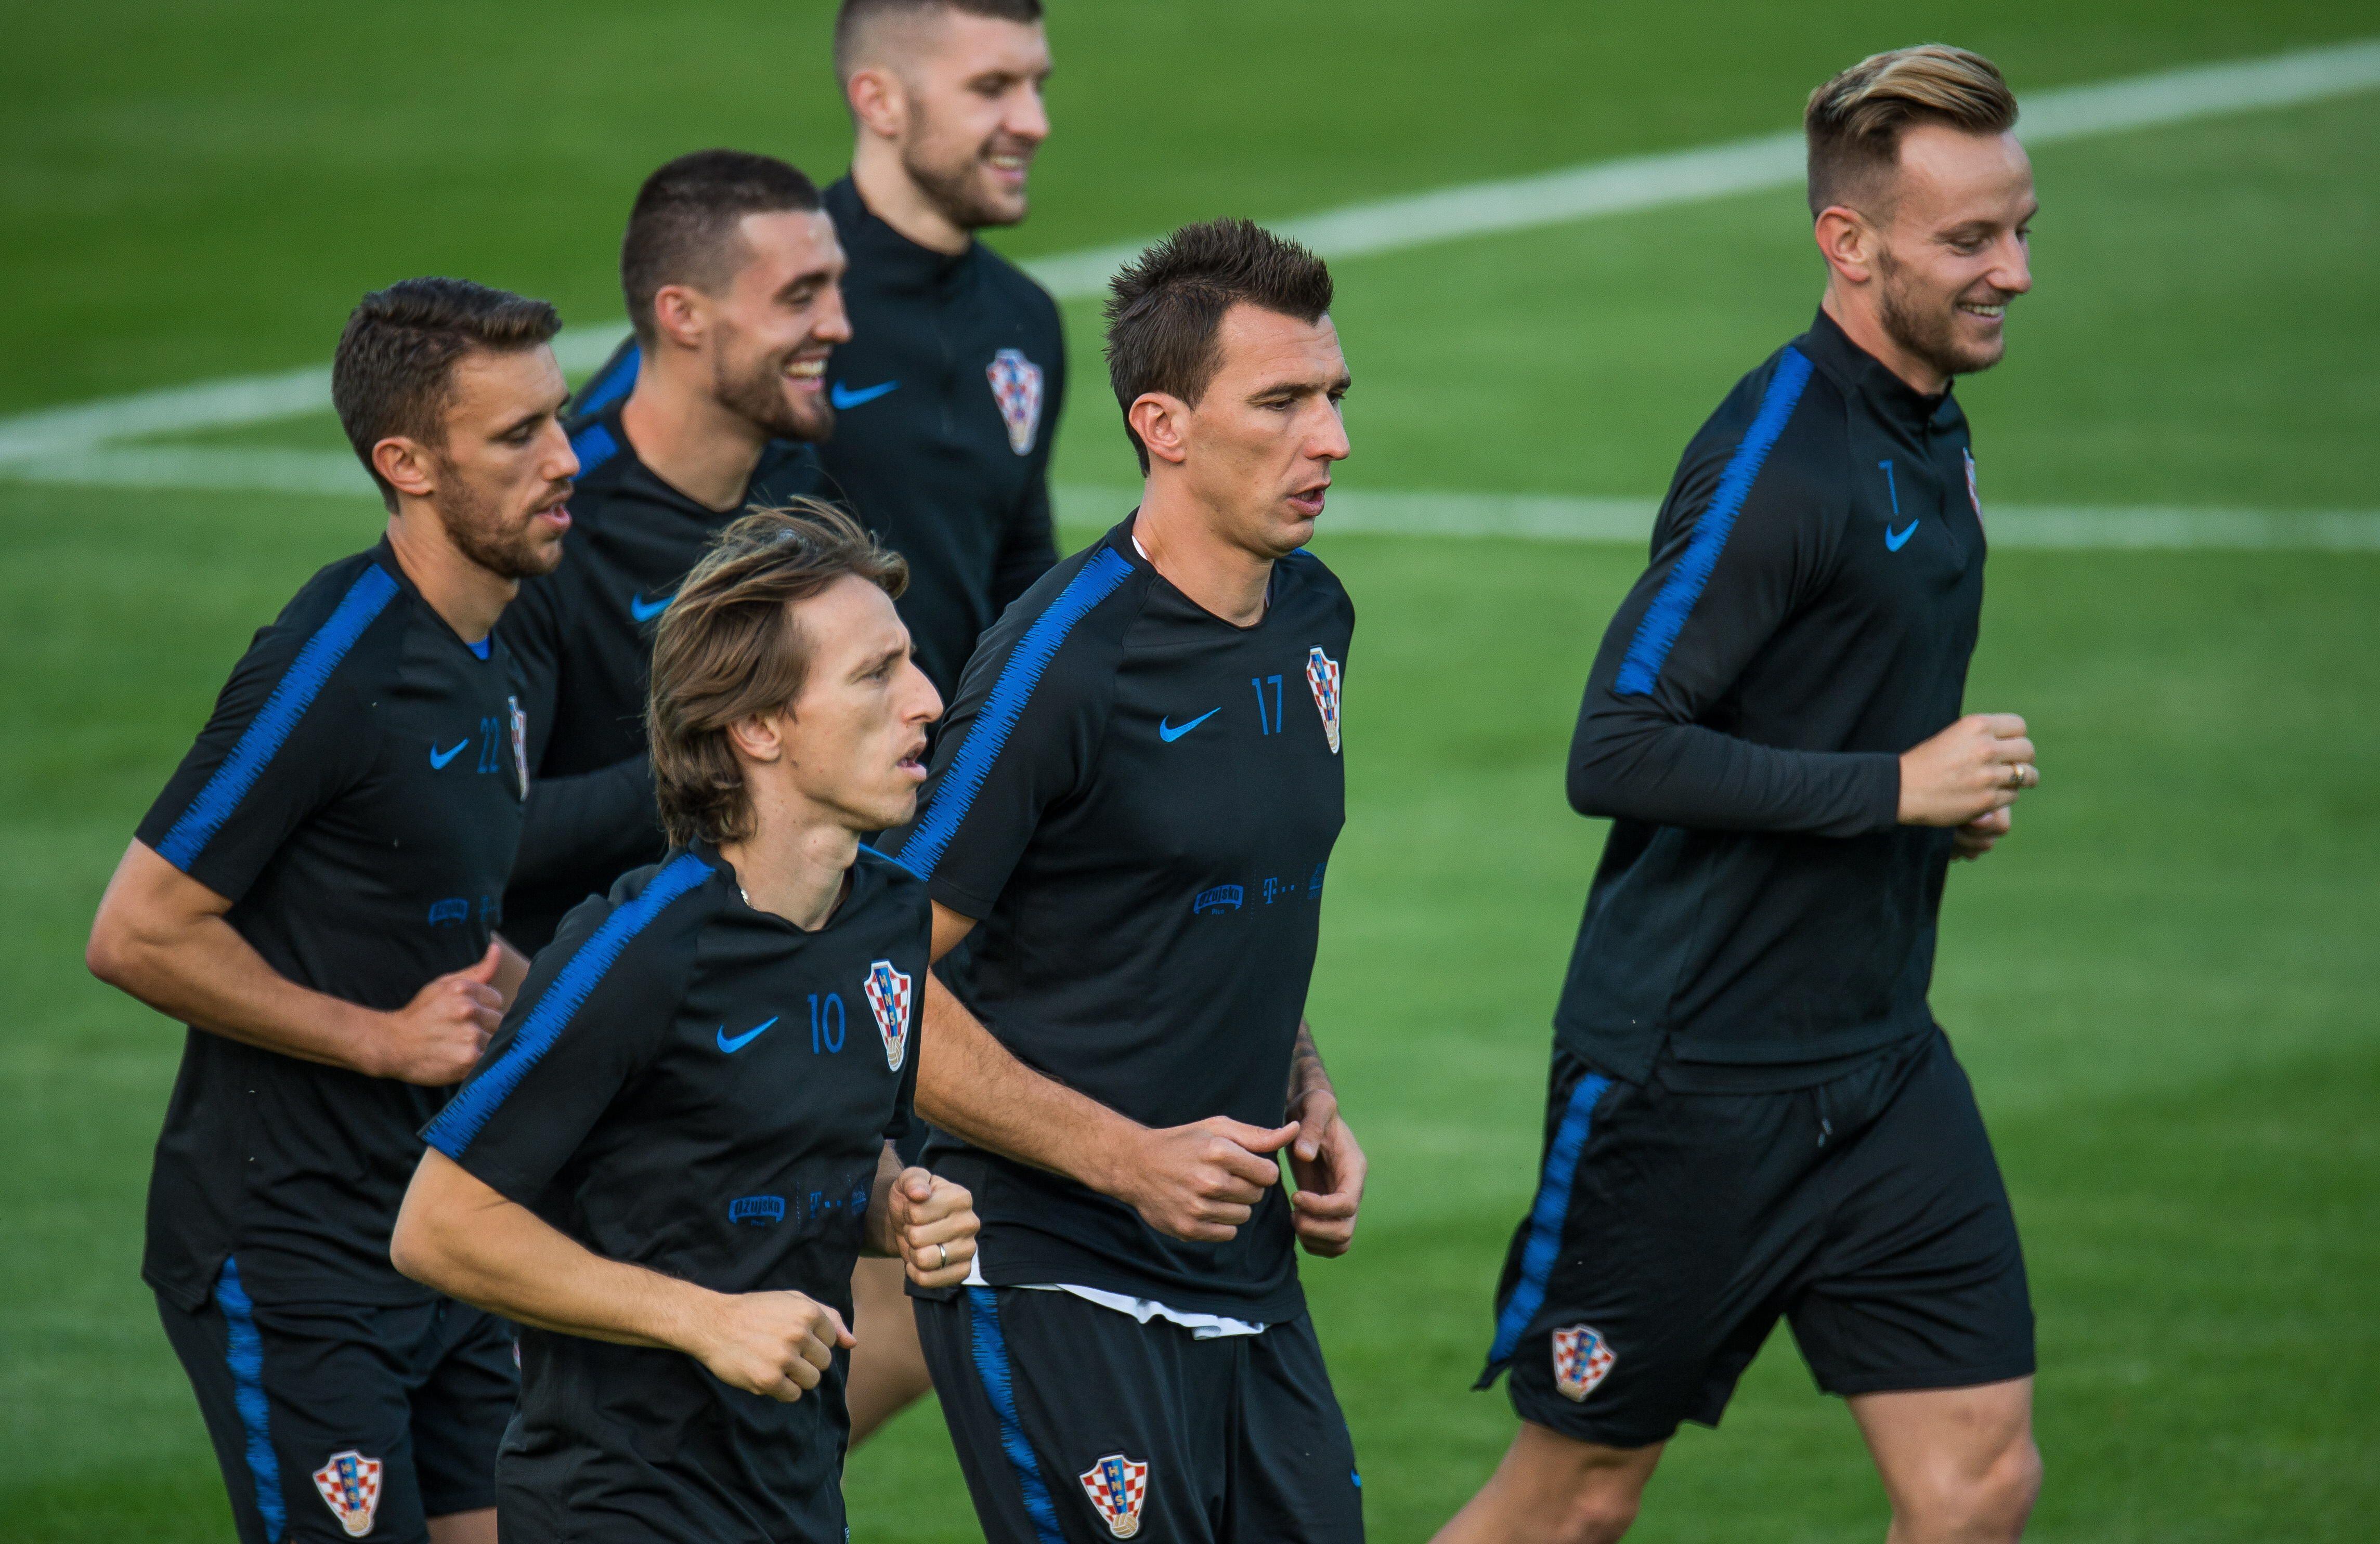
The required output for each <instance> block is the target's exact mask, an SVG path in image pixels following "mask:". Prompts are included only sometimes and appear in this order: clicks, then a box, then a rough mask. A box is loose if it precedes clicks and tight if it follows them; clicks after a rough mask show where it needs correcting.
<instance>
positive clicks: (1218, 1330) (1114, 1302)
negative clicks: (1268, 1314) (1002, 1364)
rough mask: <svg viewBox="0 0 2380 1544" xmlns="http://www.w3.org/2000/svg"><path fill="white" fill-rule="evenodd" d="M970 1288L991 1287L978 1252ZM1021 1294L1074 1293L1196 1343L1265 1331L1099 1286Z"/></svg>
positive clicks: (1032, 1286) (1047, 1287)
mask: <svg viewBox="0 0 2380 1544" xmlns="http://www.w3.org/2000/svg"><path fill="white" fill-rule="evenodd" d="M965 1285H968V1286H990V1285H991V1284H990V1282H987V1281H985V1280H984V1279H983V1252H982V1250H981V1248H977V1252H976V1257H975V1263H974V1264H973V1265H971V1266H969V1267H968V1268H967V1278H966V1281H965ZM1017 1290H1018V1291H1020V1292H1071V1293H1073V1294H1074V1295H1075V1297H1080V1298H1082V1299H1083V1300H1084V1301H1085V1302H1087V1303H1097V1304H1099V1307H1101V1308H1103V1309H1115V1310H1116V1312H1118V1313H1128V1314H1130V1315H1132V1316H1133V1317H1134V1318H1135V1319H1137V1320H1139V1321H1141V1322H1142V1323H1144V1324H1146V1323H1147V1322H1148V1321H1150V1320H1152V1319H1162V1320H1164V1321H1166V1322H1167V1323H1169V1324H1179V1325H1181V1326H1182V1327H1183V1328H1184V1329H1185V1330H1187V1331H1189V1332H1190V1338H1191V1339H1192V1340H1220V1339H1222V1338H1223V1337H1224V1336H1225V1335H1260V1334H1262V1333H1264V1332H1265V1327H1264V1326H1263V1325H1261V1324H1252V1323H1250V1322H1249V1321H1246V1320H1245V1319H1226V1318H1224V1317H1223V1316H1222V1315H1221V1314H1220V1313H1184V1312H1183V1311H1182V1310H1181V1309H1169V1308H1167V1307H1166V1306H1165V1305H1164V1304H1163V1303H1160V1302H1159V1301H1158V1300H1157V1299H1156V1298H1154V1297H1131V1296H1128V1295H1127V1294H1124V1293H1122V1292H1105V1291H1102V1290H1100V1289H1099V1288H1098V1287H1096V1286H1076V1285H1074V1284H1073V1283H1071V1282H1031V1283H1027V1284H1026V1285H1022V1286H1019V1287H1018V1288H1017Z"/></svg>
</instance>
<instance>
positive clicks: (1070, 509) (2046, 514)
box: [1051, 487, 2380, 552]
mask: <svg viewBox="0 0 2380 1544" xmlns="http://www.w3.org/2000/svg"><path fill="white" fill-rule="evenodd" d="M1051 493H1052V498H1053V500H1054V501H1055V502H1056V505H1057V510H1058V516H1059V518H1060V519H1061V520H1062V521H1064V522H1065V523H1066V524H1067V525H1075V526H1083V525H1091V526H1102V527H1103V526H1107V525H1113V524H1115V522H1117V521H1118V520H1120V519H1122V518H1123V515H1124V513H1125V512H1127V511H1128V510H1130V509H1131V508H1132V507H1133V505H1134V504H1135V503H1137V502H1138V501H1139V499H1140V493H1139V490H1138V489H1129V488H1084V487H1059V488H1057V489H1052V490H1051ZM1660 504H1661V501H1660V500H1659V499H1658V498H1645V499H1571V498H1562V497H1559V496H1555V495H1548V494H1535V493H1453V492H1390V491H1386V490H1377V489H1332V491H1331V494H1330V501H1329V504H1328V507H1327V508H1325V509H1324V511H1323V512H1322V520H1321V522H1320V524H1319V525H1318V527H1317V529H1316V533H1315V534H1316V535H1317V536H1318V537H1330V536H1336V535H1345V536H1358V535H1360V536H1404V537H1512V538H1515V539H1518V540H1522V541H1551V542H1619V543H1622V544H1625V545H1627V546H1630V547H1635V548H1639V549H1642V548H1643V547H1645V544H1646V543H1647V541H1648V540H1649V539H1650V538H1651V537H1652V534H1653V516H1654V515H1655V513H1658V510H1659V509H1660ZM1984 515H1985V532H1986V534H1987V535H1988V537H1989V538H1990V541H1991V544H1992V546H1993V547H1994V548H1995V549H2016V548H2033V549H2043V548H2048V549H2136V550H2172V551H2179V550H2185V549H2220V550H2229V551H2326V552H2380V510H2243V509H2187V508H2174V507H2167V506H2149V507H2143V508H2136V509H2128V508H2122V507H2114V506H2091V505H2073V504H1993V505H1991V506H1989V507H1988V508H1986V509H1985V512H1984Z"/></svg>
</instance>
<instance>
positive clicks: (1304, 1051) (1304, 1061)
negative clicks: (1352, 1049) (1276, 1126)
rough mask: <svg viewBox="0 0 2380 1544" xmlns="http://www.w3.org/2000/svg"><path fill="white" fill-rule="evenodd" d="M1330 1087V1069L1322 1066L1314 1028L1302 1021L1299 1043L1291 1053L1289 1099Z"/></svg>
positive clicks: (1298, 1027) (1298, 1029)
mask: <svg viewBox="0 0 2380 1544" xmlns="http://www.w3.org/2000/svg"><path fill="white" fill-rule="evenodd" d="M1329 1088H1330V1069H1329V1068H1325V1067H1324V1066H1323V1065H1322V1052H1321V1049H1320V1048H1319V1047H1318V1046H1317V1045H1316V1044H1315V1043H1314V1026H1313V1025H1311V1024H1309V1023H1307V1022H1306V1021H1305V1019H1299V1020H1298V1021H1297V1043H1296V1044H1295V1045H1293V1046H1292V1047H1291V1048H1290V1053H1289V1097H1290V1098H1291V1099H1292V1100H1294V1099H1296V1098H1297V1096H1298V1095H1299V1094H1301V1093H1305V1092H1309V1091H1311V1090H1315V1089H1325V1090H1327V1089H1329Z"/></svg>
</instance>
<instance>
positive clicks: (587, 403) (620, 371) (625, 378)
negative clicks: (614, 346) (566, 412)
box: [578, 344, 645, 413]
mask: <svg viewBox="0 0 2380 1544" xmlns="http://www.w3.org/2000/svg"><path fill="white" fill-rule="evenodd" d="M644 360H645V351H644V349H643V348H642V347H641V346H639V345H637V344H629V345H628V352H627V353H625V354H623V355H621V356H620V357H619V358H618V359H616V360H614V361H613V365H612V368H610V369H609V370H607V371H605V372H604V373H603V374H601V375H599V376H597V377H596V378H595V379H594V380H590V381H589V382H588V383H587V392H586V394H585V395H584V396H582V397H580V398H579V399H578V411H579V412H581V413H601V412H602V411H603V409H605V408H607V407H609V406H611V405H612V404H613V403H615V402H618V401H619V400H620V399H621V398H622V397H625V396H626V395H627V394H628V393H629V392H632V391H635V390H636V387H637V369H638V368H641V367H642V366H643V364H644Z"/></svg>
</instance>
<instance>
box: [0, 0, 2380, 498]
mask: <svg viewBox="0 0 2380 1544" xmlns="http://www.w3.org/2000/svg"><path fill="white" fill-rule="evenodd" d="M2375 87H2380V39H2367V40H2363V41H2361V42H2350V43H2340V44H2336V45H2333V46H2330V47H2325V48H2312V49H2305V50H2301V51H2300V52H2296V53H2291V54H2277V55H2274V56H2271V57H2269V58H2264V59H2251V60H2245V61H2240V62H2235V63H2230V64H2220V65H2203V66H2191V67H2188V68H2183V69H2173V70H2162V71H2159V72H2157V73H2155V74H2152V75H2144V76H2138V77H2135V78H2131V79H2127V80H2117V81H2109V82H2107V83H2104V84H2100V85H2094V86H2070V87H2066V88H2063V89H2060V90H2049V91H2042V92H2038V93H2036V94H2034V95H2033V96H2030V97H2027V98H2026V99H2025V101H2024V116H2023V120H2022V128H2021V131H2022V135H2023V137H2024V139H2026V141H2027V142H2028V143H2031V144H2036V145H2038V144H2047V143H2051V142H2054V141H2057V140H2060V139H2077V138H2081V137H2083V136H2085V135H2093V134H2106V133H2112V132H2116V131H2119V130H2123V129H2134V128H2145V127H2155V126H2160V125H2168V124H2177V123H2184V122H2188V121H2190V120H2192V119H2194V118H2205V117H2213V116H2217V115H2224V114H2230V113H2240V112H2249V111H2253V110H2256V109H2260V108H2270V107H2281V106H2288V105H2291V104H2294V103H2308V102H2316V101H2320V100H2323V99H2325V98H2328V97H2336V96H2342V95H2347V94H2349V93H2351V92H2356V91H2362V90H2372V89H2374V88H2375ZM1802 175H1803V168H1802V141H1801V137H1800V136H1799V135H1796V134H1791V133H1786V134H1767V135H1761V136H1759V137H1757V138H1755V139H1740V140H1736V141H1733V142H1731V143H1728V144H1722V145H1712V146H1708V147H1706V148H1703V149H1699V150H1691V151H1670V152H1668V153H1664V154H1659V155H1642V156H1629V157H1625V158H1622V159H1620V160H1616V161H1604V162H1597V163H1592V164H1589V165H1585V166H1577V167H1572V168H1569V169H1567V170H1563V171H1558V172H1547V173H1542V174H1539V175H1535V176H1525V177H1513V178H1507V179H1502V180H1499V181H1494V182H1481V183H1472V184H1469V185H1466V186H1464V187H1449V188H1441V189H1439V190H1438V191H1436V192H1431V193H1423V194H1419V195H1415V196H1412V197H1407V198H1399V199H1383V200H1378V201H1376V202H1370V203H1362V204H1352V205H1349V206H1347V207H1345V208H1342V209H1337V210H1330V211H1323V212H1321V213H1318V214H1309V215H1305V216H1301V217H1298V218H1295V219H1291V220H1286V221H1281V222H1276V223H1273V228H1274V229H1275V230H1278V231H1281V232H1282V233H1283V234H1285V235H1292V236H1295V237H1296V238H1298V239H1299V240H1302V241H1305V242H1306V243H1307V244H1308V245H1310V246H1312V247H1314V248H1315V249H1316V250H1317V251H1318V252H1320V253H1322V255H1323V256H1325V257H1330V258H1348V257H1358V256H1362V255H1365V254H1367V253H1373V252H1387V251H1394V250H1399V249H1402V248H1405V247H1419V246H1425V245H1427V244H1430V243H1434V242H1440V241H1452V240H1456V239H1460V238H1463V237H1467V236H1476V235H1491V234H1494V233H1498V232H1503V231H1518V230H1530V229H1535V228H1537V227H1540V226H1545V225H1553V224H1560V223H1566V222H1570V221H1575V220H1584V219H1588V218H1591V217H1594V216H1597V215H1606V214H1621V213H1627V212H1631V211H1640V210H1647V209H1657V208H1660V207H1662V206H1665V205H1671V204H1682V203H1692V202H1697V201H1700V200H1704V199H1717V198H1723V197H1726V196H1727V195H1730V194H1734V193H1748V192H1755V191H1759V190H1762V189H1767V188H1773V187H1786V186H1790V185H1791V184H1792V183H1795V182H1798V181H1799V180H1800V179H1801V177H1802ZM1145 245H1146V242H1145V241H1143V242H1120V243H1116V244H1114V245H1111V246H1103V247H1094V248H1091V249H1088V250H1086V251H1079V252H1072V253H1066V254H1062V255H1060V256H1056V257H1050V258H1043V259H1037V260H1034V261H1031V262H1028V263H1026V269H1027V270H1028V271H1030V272H1031V273H1032V274H1033V275H1034V277H1035V278H1037V279H1038V280H1039V281H1040V282H1041V283H1043V284H1045V285H1046V286H1048V287H1049V289H1050V291H1051V293H1053V294H1055V295H1056V296H1059V297H1060V298H1061V299H1074V298H1078V297H1080V296H1088V295H1095V294H1097V293H1099V291H1100V290H1101V289H1103V288H1104V287H1105V286H1106V283H1107V282H1108V279H1109V276H1110V275H1111V274H1112V273H1113V272H1114V271H1115V270H1116V269H1117V268H1118V267H1119V266H1120V265H1121V264H1123V262H1125V261H1127V260H1129V259H1131V258H1133V257H1135V256H1136V255H1137V254H1138V253H1139V251H1140V250H1141V248H1142V247H1144V246H1145ZM624 334H625V328H623V327H622V326H621V325H620V324H619V323H617V322H613V323H611V324H609V325H604V326H590V327H587V328H582V329H579V330H577V331H575V332H567V333H565V334H564V336H563V337H562V338H561V339H560V340H558V341H557V344H556V353H557V354H558V355H559V356H561V358H562V362H563V365H564V367H565V368H571V369H585V368H592V367H593V366H595V365H597V364H599V363H601V361H602V360H603V358H604V357H605V356H608V355H609V354H610V353H611V351H612V349H613V346H614V345H616V344H618V342H619V340H620V338H621V337H622V336H623V335H624ZM329 405H330V372H329V371H328V370H325V369H322V368H319V367H316V368H307V369H299V370H288V371H284V372H281V373H278V374H273V375H261V376H249V377H243V378H239V379H235V380H217V381H208V382H203V383H200V384H196V385H189V386H177V387H168V388H165V389H164V390H160V391H153V392H138V393H135V394H133V395H130V396H124V397H113V398H107V399H104V400H102V401H98V402H91V403H82V404H75V405H72V406H67V407H55V408H48V409H44V410H42V411H40V412H35V413H28V414H22V415H19V416H16V417H13V418H6V419H0V465H6V464H9V463H16V464H18V465H17V466H16V468H15V469H14V473H13V475H14V476H17V477H18V478H19V479H28V478H29V475H30V473H32V471H33V470H34V466H33V465H32V464H42V465H58V466H63V467H74V466H79V467H81V468H82V469H83V471H84V472H85V473H86V474H90V473H91V470H92V464H91V463H90V462H89V461H88V460H79V459H78V458H77V455H76V453H75V452H88V451H92V450H95V449H97V448H99V447H103V446H105V445H107V444H108V443H109V442H110V441H113V440H126V439H130V438H134V437H136V436H141V435H154V434H167V433H176V432H187V431H188V430H191V429H200V428H230V427H235V426H237V425H241V424H252V423H262V422H266V421H269V420H272V419H275V418H286V417H294V416H301V415H304V414H308V413H316V412H320V411H322V409H324V408H326V407H328V406H329ZM219 453H220V454H225V455H230V454H245V453H249V452H229V451H225V452H219ZM255 453H257V454H258V455H259V456H260V457H261V458H265V457H279V456H281V455H282V454H283V452H255ZM162 464H163V463H157V465H162ZM193 465H197V463H193ZM208 465H210V466H213V467H215V468H216V470H215V471H214V473H213V474H212V475H214V476H230V475H231V474H230V472H229V471H228V470H225V468H226V467H228V465H230V464H229V463H208ZM256 465H257V467H258V472H257V475H258V476H259V477H260V478H261V479H267V480H263V481H260V482H258V483H256V484H253V485H249V486H256V487H262V488H271V487H276V486H280V485H279V484H277V483H275V482H273V481H271V480H269V479H271V478H273V477H278V476H287V475H290V474H289V473H288V471H287V465H288V464H286V463H284V462H280V461H277V460H268V459H260V460H259V461H258V462H257V463H256ZM68 480H76V481H87V480H90V476H79V477H76V478H72V479H68ZM140 486H162V485H157V484H141V485H140ZM204 486H208V487H221V486H238V485H235V484H227V483H219V482H210V483H208V484H206V485H204Z"/></svg>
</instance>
